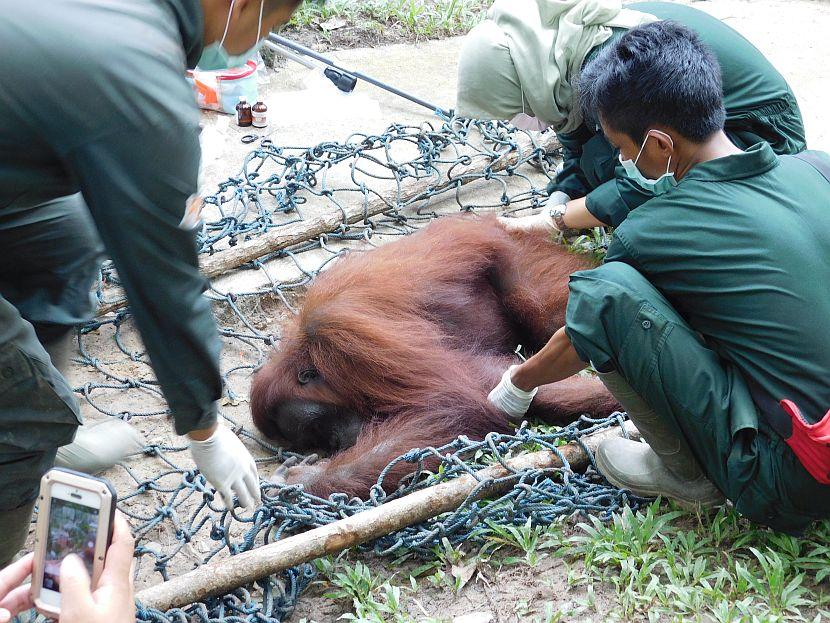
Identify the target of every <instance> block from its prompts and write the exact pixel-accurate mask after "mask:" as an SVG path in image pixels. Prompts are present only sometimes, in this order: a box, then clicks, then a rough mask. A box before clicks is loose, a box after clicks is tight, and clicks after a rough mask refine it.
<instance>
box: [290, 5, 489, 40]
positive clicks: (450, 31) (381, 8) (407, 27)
mask: <svg viewBox="0 0 830 623" xmlns="http://www.w3.org/2000/svg"><path fill="white" fill-rule="evenodd" d="M490 4H491V2H490V0H362V1H360V2H358V1H355V0H328V1H327V2H325V1H324V2H320V1H317V0H308V1H307V2H304V3H303V4H302V5H301V6H300V8H299V9H298V10H297V11H296V13H295V14H294V17H293V19H292V20H291V22H290V23H289V25H288V26H289V28H290V27H295V28H307V27H310V26H319V27H321V28H322V30H323V32H324V33H325V31H326V28H325V24H326V22H327V21H328V20H331V19H336V18H340V19H343V20H346V21H347V22H349V23H351V24H356V25H360V26H363V27H366V28H369V29H375V30H382V29H384V28H388V27H390V26H395V27H399V28H400V29H401V30H403V31H404V32H405V33H408V34H410V35H413V36H416V37H425V38H433V37H441V36H449V35H454V34H461V33H465V32H467V31H468V30H470V28H472V27H473V26H475V25H476V24H477V23H478V22H479V21H481V19H482V18H483V17H484V11H485V10H486V9H487V8H488V7H489V5H490Z"/></svg>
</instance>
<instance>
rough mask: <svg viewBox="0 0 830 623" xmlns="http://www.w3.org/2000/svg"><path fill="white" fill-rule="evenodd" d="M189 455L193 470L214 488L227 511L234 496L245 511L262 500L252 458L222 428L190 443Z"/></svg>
mask: <svg viewBox="0 0 830 623" xmlns="http://www.w3.org/2000/svg"><path fill="white" fill-rule="evenodd" d="M190 453H191V454H192V455H193V461H194V462H195V463H196V467H198V468H199V471H200V472H202V474H203V475H204V477H205V478H207V480H208V482H209V483H210V484H212V485H213V486H214V487H216V490H217V491H218V492H219V495H221V496H222V501H223V502H224V503H225V506H226V507H227V508H229V509H231V508H233V494H234V493H235V494H236V496H237V497H238V498H239V503H240V504H242V506H244V507H245V508H249V509H250V508H255V505H259V504H260V502H261V501H262V498H261V497H260V493H259V475H258V474H257V469H256V463H254V457H252V456H251V453H250V452H248V449H247V448H246V447H245V446H244V444H243V443H242V441H240V439H239V437H237V436H236V435H234V434H233V431H231V430H230V429H229V428H227V427H226V426H225V425H224V424H222V423H220V424H219V426H218V428H217V429H216V432H214V433H213V435H211V436H210V437H209V438H207V439H205V440H204V441H196V440H195V439H191V440H190Z"/></svg>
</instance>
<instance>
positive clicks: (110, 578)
mask: <svg viewBox="0 0 830 623" xmlns="http://www.w3.org/2000/svg"><path fill="white" fill-rule="evenodd" d="M134 554H135V539H133V534H132V531H131V530H130V524H129V523H128V522H127V519H126V518H125V517H124V515H123V514H122V513H120V512H118V513H116V514H115V521H114V522H113V531H112V544H111V545H110V546H109V549H107V558H106V561H105V562H104V571H103V573H102V574H101V581H100V584H101V585H104V584H110V583H112V582H122V581H124V580H125V579H126V580H127V581H131V577H130V568H131V566H132V564H133V559H134Z"/></svg>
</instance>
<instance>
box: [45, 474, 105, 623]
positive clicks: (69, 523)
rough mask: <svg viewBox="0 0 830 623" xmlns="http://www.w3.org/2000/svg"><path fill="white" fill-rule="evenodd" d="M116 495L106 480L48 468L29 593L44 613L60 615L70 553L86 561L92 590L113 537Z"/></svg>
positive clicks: (95, 585)
mask: <svg viewBox="0 0 830 623" xmlns="http://www.w3.org/2000/svg"><path fill="white" fill-rule="evenodd" d="M115 502H116V495H115V491H114V490H113V488H112V486H111V485H110V484H109V483H108V482H107V481H106V480H103V479H100V478H95V477H92V476H87V475H86V474H81V473H78V472H73V471H71V470H66V469H52V470H50V471H48V472H47V473H46V474H45V475H44V476H43V478H42V479H41V482H40V496H39V499H38V519H37V532H36V541H35V555H34V561H33V570H32V588H31V595H32V600H33V602H34V605H35V607H36V608H37V610H38V611H39V612H40V613H41V614H44V615H46V616H50V617H58V616H60V614H61V564H62V563H63V560H64V558H66V557H67V556H68V555H69V554H76V555H77V556H79V557H80V558H81V560H83V563H84V566H85V567H86V570H87V572H88V574H89V577H90V578H91V581H92V584H91V588H92V590H93V591H94V590H95V588H96V587H97V585H98V581H99V579H100V577H101V573H102V571H103V569H104V561H105V559H106V556H107V548H108V547H109V545H110V543H111V541H112V533H113V519H114V515H115Z"/></svg>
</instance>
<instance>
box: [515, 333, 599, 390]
mask: <svg viewBox="0 0 830 623" xmlns="http://www.w3.org/2000/svg"><path fill="white" fill-rule="evenodd" d="M586 365H587V364H586V363H585V362H584V361H582V360H581V359H580V358H579V355H577V354H576V350H574V347H573V346H572V345H571V341H570V340H569V339H568V336H567V335H566V334H565V327H562V328H561V329H559V330H558V331H557V332H556V333H554V334H553V337H552V338H550V340H549V341H548V343H547V344H545V345H544V346H543V347H542V350H540V351H539V352H538V353H536V354H535V355H533V357H531V358H530V359H528V360H527V361H525V362H524V363H523V364H521V365H520V366H519V367H518V368H516V369H515V370H514V371H513V376H512V381H513V384H514V385H515V386H516V387H518V388H519V389H522V390H524V391H531V390H532V389H533V388H534V387H540V386H542V385H547V384H549V383H556V382H558V381H561V380H563V379H566V378H568V377H569V376H572V375H574V374H576V373H577V372H579V371H580V370H583V369H584V368H585V366H586Z"/></svg>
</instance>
